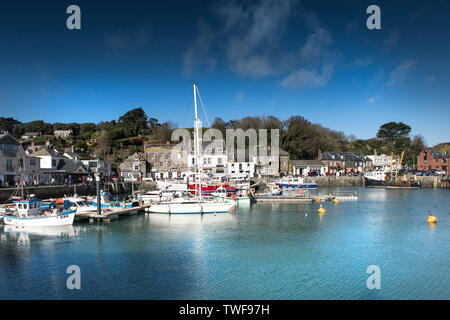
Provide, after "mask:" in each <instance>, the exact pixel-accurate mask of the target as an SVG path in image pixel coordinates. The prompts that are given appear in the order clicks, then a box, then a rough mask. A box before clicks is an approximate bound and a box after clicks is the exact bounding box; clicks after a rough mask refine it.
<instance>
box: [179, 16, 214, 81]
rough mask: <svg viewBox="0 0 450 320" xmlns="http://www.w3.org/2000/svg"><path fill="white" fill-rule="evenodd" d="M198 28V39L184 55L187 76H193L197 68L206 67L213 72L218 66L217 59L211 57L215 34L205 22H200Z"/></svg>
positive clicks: (184, 68) (184, 69)
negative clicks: (210, 50) (210, 51)
mask: <svg viewBox="0 0 450 320" xmlns="http://www.w3.org/2000/svg"><path fill="white" fill-rule="evenodd" d="M197 28H198V37H197V39H196V40H195V42H194V44H193V46H192V47H190V48H189V49H188V51H186V52H185V54H184V55H183V71H184V73H185V75H186V76H191V75H192V73H193V71H194V68H195V67H197V66H201V65H203V66H205V65H206V67H207V68H208V69H210V70H212V69H214V68H215V65H216V59H215V58H214V57H211V56H210V55H209V49H210V47H211V44H212V40H213V38H214V34H213V32H212V31H211V29H210V28H209V27H208V25H206V24H205V23H204V22H203V20H200V21H199V23H198V26H197Z"/></svg>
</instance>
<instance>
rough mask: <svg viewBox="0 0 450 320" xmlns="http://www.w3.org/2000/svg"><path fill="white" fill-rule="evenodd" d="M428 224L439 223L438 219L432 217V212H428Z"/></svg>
mask: <svg viewBox="0 0 450 320" xmlns="http://www.w3.org/2000/svg"><path fill="white" fill-rule="evenodd" d="M427 222H428V223H436V222H437V218H436V217H435V216H433V215H431V212H430V210H428V219H427Z"/></svg>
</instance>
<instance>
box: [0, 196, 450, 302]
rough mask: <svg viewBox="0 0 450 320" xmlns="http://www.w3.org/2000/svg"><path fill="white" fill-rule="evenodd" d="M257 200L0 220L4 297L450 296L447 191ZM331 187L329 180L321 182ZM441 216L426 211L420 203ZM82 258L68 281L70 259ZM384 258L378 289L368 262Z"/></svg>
mask: <svg viewBox="0 0 450 320" xmlns="http://www.w3.org/2000/svg"><path fill="white" fill-rule="evenodd" d="M344 190H353V191H358V194H359V196H360V200H359V201H357V202H341V203H339V204H338V205H334V204H332V203H328V202H327V203H323V206H324V207H325V208H326V209H327V213H325V214H324V215H319V214H318V213H317V209H318V205H317V204H256V205H252V206H247V207H244V208H238V209H237V210H236V211H235V212H233V213H230V214H221V215H216V216H214V215H205V216H196V215H186V216H183V215H172V216H168V215H149V214H142V215H139V216H134V217H124V218H121V219H120V220H119V221H115V222H113V223H110V224H94V225H89V224H87V223H78V224H75V225H74V226H73V227H68V228H63V229H57V230H47V231H46V233H43V232H33V233H31V232H17V231H10V230H9V229H8V227H5V226H3V225H2V226H0V298H1V299H30V298H31V299H105V298H106V299H450V254H449V253H450V250H449V249H450V237H449V231H450V228H449V227H450V192H449V191H448V190H419V191H411V190H374V189H362V188H355V189H341V190H340V191H344ZM321 192H324V193H326V192H328V190H321ZM428 209H430V210H431V211H432V212H433V213H434V214H435V215H437V216H438V218H439V222H438V224H437V225H435V226H430V225H428V223H426V222H425V220H426V215H427V210H428ZM73 264H74V265H78V266H80V268H81V290H73V291H71V290H68V289H67V287H66V280H67V277H68V276H69V275H68V274H66V268H67V267H68V266H69V265H73ZM369 265H378V266H379V267H380V268H381V290H368V289H367V287H366V280H367V278H368V276H369V275H368V274H366V269H367V267H368V266H369Z"/></svg>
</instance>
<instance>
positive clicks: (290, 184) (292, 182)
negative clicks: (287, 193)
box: [275, 177, 317, 189]
mask: <svg viewBox="0 0 450 320" xmlns="http://www.w3.org/2000/svg"><path fill="white" fill-rule="evenodd" d="M275 184H276V185H277V186H279V187H280V188H282V189H317V184H316V183H305V182H304V180H303V178H300V177H296V178H294V177H284V178H283V179H281V180H278V181H275Z"/></svg>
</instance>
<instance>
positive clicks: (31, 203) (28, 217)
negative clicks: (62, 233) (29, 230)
mask: <svg viewBox="0 0 450 320" xmlns="http://www.w3.org/2000/svg"><path fill="white" fill-rule="evenodd" d="M13 203H14V208H13V209H12V210H10V211H9V212H8V214H5V216H4V218H3V222H4V223H5V224H6V225H15V226H23V227H47V226H65V225H72V224H73V220H74V218H75V213H76V210H68V208H67V205H68V204H67V203H66V204H65V205H64V206H63V207H61V208H59V209H58V208H55V207H54V206H53V205H44V204H43V203H42V201H41V200H40V199H28V200H18V201H13Z"/></svg>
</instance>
